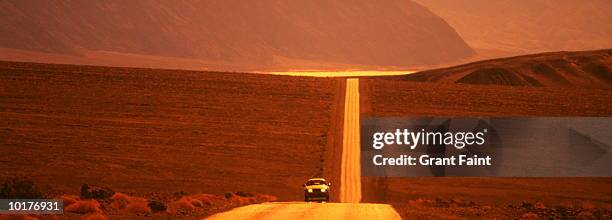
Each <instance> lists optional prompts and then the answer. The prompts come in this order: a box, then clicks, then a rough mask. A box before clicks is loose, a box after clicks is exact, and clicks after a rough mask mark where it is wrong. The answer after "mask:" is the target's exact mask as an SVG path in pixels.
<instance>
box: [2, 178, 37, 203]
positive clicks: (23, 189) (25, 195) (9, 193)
mask: <svg viewBox="0 0 612 220" xmlns="http://www.w3.org/2000/svg"><path fill="white" fill-rule="evenodd" d="M42 198H45V196H44V194H43V193H42V192H41V191H40V190H39V188H38V187H37V186H36V185H35V184H34V182H32V181H30V180H26V179H21V178H13V179H10V180H8V181H6V182H4V183H3V184H2V187H0V199H42Z"/></svg>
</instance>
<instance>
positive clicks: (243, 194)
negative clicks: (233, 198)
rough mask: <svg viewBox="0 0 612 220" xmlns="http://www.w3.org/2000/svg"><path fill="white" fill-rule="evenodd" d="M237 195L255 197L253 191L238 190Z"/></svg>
mask: <svg viewBox="0 0 612 220" xmlns="http://www.w3.org/2000/svg"><path fill="white" fill-rule="evenodd" d="M236 195H237V196H240V197H253V194H252V193H247V192H242V191H238V192H236Z"/></svg>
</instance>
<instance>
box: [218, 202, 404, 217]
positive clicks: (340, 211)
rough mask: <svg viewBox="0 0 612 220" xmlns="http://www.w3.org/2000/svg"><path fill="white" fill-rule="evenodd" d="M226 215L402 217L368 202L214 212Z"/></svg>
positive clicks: (289, 204)
mask: <svg viewBox="0 0 612 220" xmlns="http://www.w3.org/2000/svg"><path fill="white" fill-rule="evenodd" d="M207 219H210V220H220V219H221V220H225V219H235V220H240V219H256V220H259V219H364V220H366V219H372V220H375V219H398V220H399V219H401V218H400V216H399V215H398V214H397V212H395V210H394V209H393V207H391V206H390V205H385V204H368V203H305V202H287V203H283V202H278V203H277V202H275V203H263V204H257V205H249V206H244V207H240V208H236V209H233V210H231V211H229V212H224V213H220V214H217V215H213V216H211V217H210V218H207Z"/></svg>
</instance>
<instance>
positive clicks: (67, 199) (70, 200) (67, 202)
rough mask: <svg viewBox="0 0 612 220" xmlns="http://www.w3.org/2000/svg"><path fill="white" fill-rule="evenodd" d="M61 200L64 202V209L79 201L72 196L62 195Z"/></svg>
mask: <svg viewBox="0 0 612 220" xmlns="http://www.w3.org/2000/svg"><path fill="white" fill-rule="evenodd" d="M59 199H61V200H62V201H64V208H65V207H66V206H69V205H71V204H73V203H75V202H77V201H78V198H77V197H76V196H72V195H62V196H60V197H59Z"/></svg>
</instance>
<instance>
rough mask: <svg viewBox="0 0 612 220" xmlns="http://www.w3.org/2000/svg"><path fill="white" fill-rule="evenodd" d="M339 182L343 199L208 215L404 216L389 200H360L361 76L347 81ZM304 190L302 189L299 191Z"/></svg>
mask: <svg viewBox="0 0 612 220" xmlns="http://www.w3.org/2000/svg"><path fill="white" fill-rule="evenodd" d="M344 100H345V102H344V128H343V129H344V131H343V139H342V161H341V163H342V165H341V182H340V189H338V190H340V202H341V203H306V202H289V203H283V202H278V203H264V204H255V205H249V206H244V207H240V208H236V209H233V210H230V211H228V212H224V213H219V214H216V215H213V216H211V217H209V218H207V219H214V220H218V219H398V220H399V219H401V217H400V216H399V214H398V213H397V212H396V211H395V209H393V207H391V206H390V205H386V204H371V203H359V202H360V201H361V164H360V136H359V135H360V133H359V132H360V127H359V125H360V124H359V116H360V113H359V79H355V78H351V79H347V81H346V96H345V99H344ZM296 193H301V192H296Z"/></svg>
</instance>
